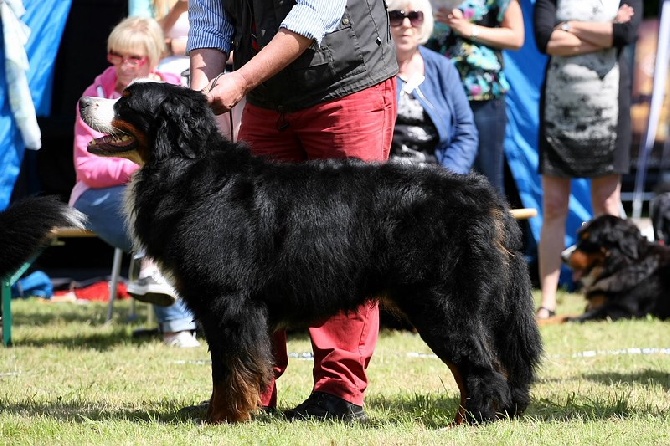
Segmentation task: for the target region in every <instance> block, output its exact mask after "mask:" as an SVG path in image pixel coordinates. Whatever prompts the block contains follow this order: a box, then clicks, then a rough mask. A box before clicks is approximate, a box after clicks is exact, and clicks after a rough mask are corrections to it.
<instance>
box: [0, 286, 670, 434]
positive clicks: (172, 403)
mask: <svg viewBox="0 0 670 446" xmlns="http://www.w3.org/2000/svg"><path fill="white" fill-rule="evenodd" d="M582 306H583V302H582V298H581V297H580V296H579V295H576V294H562V295H561V298H560V303H559V309H560V310H561V312H566V313H578V312H579V311H580V310H581V308H582ZM116 308H117V309H116V319H115V321H114V323H113V324H105V323H104V319H105V315H106V310H107V307H106V305H105V304H88V305H81V304H71V303H58V304H55V303H45V302H41V301H38V300H35V299H29V300H26V301H15V303H14V315H15V316H14V318H15V329H14V343H15V345H14V347H12V348H1V347H0V444H7V445H9V444H11V445H61V444H63V445H135V444H137V445H205V444H207V445H209V444H215V445H246V444H249V445H291V446H293V445H472V444H474V445H534V444H542V445H608V446H609V445H626V446H630V445H668V444H670V415H669V414H670V411H669V409H670V323H667V322H666V323H663V322H660V321H658V320H654V319H648V320H641V321H623V322H600V323H588V324H581V325H577V324H570V325H558V326H547V327H542V328H541V331H542V336H543V340H544V343H545V350H546V353H545V358H544V361H543V364H542V367H541V369H540V371H539V380H538V382H537V384H536V385H535V386H534V387H533V390H532V394H533V400H532V403H531V405H530V407H529V408H528V410H527V412H526V414H525V415H524V416H523V417H522V418H520V419H516V420H502V421H500V422H496V423H491V424H487V425H483V426H460V427H456V428H447V427H448V425H449V423H450V422H451V420H452V419H453V416H454V413H455V410H456V407H457V404H458V401H459V396H458V390H457V387H456V384H455V382H454V380H453V378H452V376H451V373H450V372H449V370H448V369H447V367H446V366H445V365H443V364H442V363H441V362H440V361H439V360H438V359H436V358H435V357H434V356H433V355H432V354H431V352H430V350H429V349H428V348H427V347H426V346H425V345H424V344H423V342H422V341H421V339H420V338H419V337H418V336H417V335H415V334H412V333H408V332H396V331H386V330H385V331H383V332H382V334H381V337H380V340H379V345H378V347H377V351H376V354H375V356H374V358H373V360H372V363H371V365H370V367H369V375H370V381H371V382H370V387H369V390H368V393H367V394H368V396H367V400H366V404H367V406H366V409H367V411H368V414H369V415H370V417H371V419H372V420H371V422H370V423H369V424H366V425H356V426H351V425H346V424H340V423H326V422H294V423H290V422H287V421H284V420H282V419H281V418H280V417H276V416H274V417H273V416H269V415H263V416H259V417H258V418H257V419H255V420H254V421H253V422H250V423H245V424H239V425H219V426H211V425H206V424H203V423H201V422H200V417H201V416H202V415H203V413H202V410H201V409H200V408H198V407H196V408H191V409H184V408H186V407H188V406H193V405H198V404H200V403H201V402H203V401H204V400H206V399H207V398H208V397H209V394H210V391H211V382H210V364H209V354H208V351H207V347H206V346H205V345H203V346H202V347H200V348H197V349H192V350H177V349H171V348H168V347H165V346H164V345H163V344H162V343H161V342H160V339H159V338H157V337H149V338H146V337H145V338H134V337H133V336H132V334H133V330H135V329H137V328H140V327H143V324H142V322H139V323H138V322H135V323H129V322H127V319H128V313H129V308H130V305H129V303H128V302H121V303H119V304H117V307H116ZM146 311H147V307H145V306H144V305H141V306H140V308H139V312H140V316H146ZM142 320H143V319H142V317H141V318H140V321H142ZM289 352H290V353H291V359H290V365H289V368H288V371H287V372H286V374H285V375H284V376H283V377H282V378H281V379H280V380H279V407H280V409H287V408H291V407H293V406H295V405H296V404H298V403H300V402H301V401H302V400H303V399H304V398H305V397H306V396H307V395H308V394H309V392H310V390H311V386H312V375H311V369H312V361H311V359H310V358H309V353H310V352H311V348H310V344H309V339H308V338H307V337H306V336H305V335H304V334H302V333H297V334H294V335H292V336H291V338H290V341H289Z"/></svg>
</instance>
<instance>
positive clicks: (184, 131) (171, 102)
mask: <svg viewBox="0 0 670 446" xmlns="http://www.w3.org/2000/svg"><path fill="white" fill-rule="evenodd" d="M192 93H197V92H192ZM209 113H211V112H210V111H209V109H208V108H207V103H206V102H205V101H204V100H203V101H197V100H195V99H194V97H193V94H184V95H173V96H171V97H169V98H168V99H166V100H165V101H163V103H162V104H161V107H160V110H159V113H158V121H159V126H158V128H157V131H156V132H157V133H156V137H155V141H156V143H155V151H154V156H155V157H156V159H166V158H169V157H174V156H175V155H177V156H181V157H183V158H196V157H199V156H200V155H201V154H202V152H203V150H204V148H205V147H206V143H205V141H207V139H208V138H209V136H210V135H209V134H210V133H211V132H212V131H217V130H216V123H214V122H209V121H208V120H207V118H210V114H209ZM210 120H211V119H210ZM175 151H177V152H178V153H175Z"/></svg>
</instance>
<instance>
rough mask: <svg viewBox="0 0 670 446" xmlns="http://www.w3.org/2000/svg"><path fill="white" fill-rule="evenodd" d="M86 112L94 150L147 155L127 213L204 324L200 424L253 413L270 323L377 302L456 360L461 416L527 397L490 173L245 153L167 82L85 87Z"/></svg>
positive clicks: (306, 319)
mask: <svg viewBox="0 0 670 446" xmlns="http://www.w3.org/2000/svg"><path fill="white" fill-rule="evenodd" d="M80 111H81V116H82V118H83V119H84V121H85V122H86V123H87V124H88V125H90V126H91V127H92V128H94V129H95V130H97V131H99V132H103V133H106V134H109V136H105V137H103V138H100V139H96V140H95V141H93V142H92V143H91V144H90V145H89V147H88V150H89V152H91V153H96V154H99V155H103V156H117V157H126V158H129V159H131V160H135V161H136V162H138V163H139V164H140V165H141V166H142V168H141V169H140V170H139V171H138V172H137V173H136V175H135V176H134V179H133V181H132V186H131V187H130V188H129V197H128V211H129V224H130V227H131V230H132V232H133V235H134V238H135V240H136V242H137V243H138V244H139V245H141V246H143V247H144V248H145V249H146V252H147V254H148V255H150V256H151V257H153V258H155V259H157V261H159V263H160V265H161V268H162V269H163V271H164V272H166V273H167V274H168V275H169V276H170V277H172V279H173V281H174V285H175V287H176V289H177V291H178V292H179V295H180V296H181V297H182V298H183V299H184V301H185V302H186V303H187V305H188V307H189V308H190V309H191V310H192V311H193V313H194V315H195V316H196V317H197V319H198V320H199V321H200V323H201V324H202V327H203V330H204V333H205V337H206V339H207V342H208V344H209V348H210V350H211V358H212V380H213V392H212V396H211V400H210V403H209V408H208V412H207V419H208V421H210V422H214V423H217V422H224V421H227V422H237V421H244V420H248V419H250V417H251V415H252V414H253V412H254V411H255V410H257V409H258V408H259V407H258V404H259V395H260V393H261V391H262V390H263V389H264V388H265V386H266V385H267V383H268V382H269V380H270V378H271V377H272V365H273V356H272V349H271V343H270V335H271V333H272V332H273V331H274V330H276V329H278V328H284V327H299V326H303V327H304V326H306V325H308V324H310V323H313V322H315V321H318V320H323V319H324V318H327V317H329V316H331V315H334V314H336V313H337V312H339V311H341V310H345V311H346V310H353V309H355V308H357V307H358V306H359V305H361V304H362V303H364V302H366V301H368V300H372V299H380V300H382V301H383V302H387V303H389V304H391V305H393V306H394V307H395V308H396V309H397V310H398V311H401V312H402V313H404V314H405V315H406V316H407V317H408V319H409V320H410V321H411V323H412V324H413V325H414V326H415V327H416V328H417V330H418V333H419V334H420V336H421V337H422V339H423V340H424V341H425V342H426V343H427V344H428V345H429V346H430V348H431V349H432V350H433V351H434V352H435V353H436V354H437V356H439V358H440V359H441V360H442V361H444V362H445V363H446V364H447V365H448V366H449V368H450V369H451V371H452V373H453V375H454V378H455V380H456V382H457V384H458V388H459V389H460V393H461V396H460V408H459V409H458V411H457V415H456V422H457V423H461V422H468V421H470V422H471V421H482V420H483V421H488V420H494V419H496V418H499V417H501V416H515V415H518V414H520V413H521V412H523V410H524V409H526V407H527V406H528V404H529V401H530V393H529V392H530V386H531V384H532V382H533V380H534V377H535V370H536V368H537V366H538V363H539V360H540V356H541V351H542V346H541V340H540V335H539V331H538V328H537V324H536V322H535V318H534V313H533V301H532V297H531V292H530V282H529V277H528V272H527V266H526V263H525V261H524V258H523V256H522V255H521V254H520V253H519V249H520V247H521V236H520V230H519V227H518V224H517V222H516V221H515V220H514V219H513V217H512V216H511V215H510V212H509V209H508V208H507V206H506V204H505V201H504V200H503V199H501V198H499V197H498V196H497V195H496V193H495V192H494V190H493V189H492V188H491V187H490V186H489V184H488V183H487V181H486V179H484V178H483V177H481V176H476V175H472V176H460V175H454V174H451V173H449V172H447V171H446V170H444V169H438V168H435V169H430V168H425V169H422V168H412V167H407V166H399V165H394V164H367V163H363V162H361V161H356V160H328V161H323V160H322V161H313V162H305V163H299V164H291V163H278V162H272V161H269V160H265V159H261V158H258V157H254V156H252V155H251V153H250V152H249V150H248V148H247V147H245V146H244V145H243V144H236V143H231V142H229V141H226V140H224V138H223V137H222V136H221V135H220V134H219V132H218V131H217V127H216V123H215V119H214V115H213V114H212V112H211V110H210V108H209V106H208V104H207V102H206V99H205V97H204V95H202V94H201V93H200V92H196V91H191V90H189V89H187V88H183V87H177V86H173V85H169V84H161V83H148V82H147V83H135V84H133V85H131V86H129V87H128V88H127V89H126V90H125V92H124V94H123V96H122V97H121V98H120V99H118V100H117V101H111V100H106V99H102V98H83V99H81V100H80Z"/></svg>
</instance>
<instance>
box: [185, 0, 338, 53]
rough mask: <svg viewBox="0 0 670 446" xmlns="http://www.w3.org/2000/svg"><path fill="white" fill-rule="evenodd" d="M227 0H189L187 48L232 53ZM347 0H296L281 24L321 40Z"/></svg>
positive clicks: (332, 28)
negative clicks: (225, 2) (224, 5)
mask: <svg viewBox="0 0 670 446" xmlns="http://www.w3.org/2000/svg"><path fill="white" fill-rule="evenodd" d="M224 1H225V0H190V1H189V10H188V13H189V21H190V23H191V29H190V30H189V34H188V45H187V51H191V50H194V49H199V48H214V49H218V50H221V51H224V52H225V53H226V54H230V51H231V50H232V40H233V35H234V34H235V28H234V27H233V25H232V24H231V23H230V18H229V17H228V14H227V13H226V11H225V10H224V8H223V3H224ZM346 4H347V0H297V1H296V4H295V5H294V6H293V9H291V11H290V12H289V13H288V15H287V16H286V18H285V19H284V21H283V22H282V23H281V25H279V28H286V29H288V30H289V31H293V32H294V33H296V34H300V35H301V36H305V37H307V38H310V39H313V40H314V41H315V42H316V43H317V44H320V43H321V41H322V40H323V37H324V36H325V35H326V34H327V33H329V32H331V31H334V30H335V29H336V28H337V25H338V24H339V22H340V19H341V18H342V15H343V14H344V8H345V6H346Z"/></svg>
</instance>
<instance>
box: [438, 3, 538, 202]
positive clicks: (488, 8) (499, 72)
mask: <svg viewBox="0 0 670 446" xmlns="http://www.w3.org/2000/svg"><path fill="white" fill-rule="evenodd" d="M433 3H434V4H435V5H436V8H437V11H436V14H435V18H436V19H437V24H436V26H435V28H436V31H435V32H434V35H433V38H431V39H430V41H429V42H428V46H429V47H430V48H432V49H434V50H436V51H439V52H440V53H442V54H444V55H445V56H447V57H449V58H450V59H451V60H453V61H454V64H455V65H456V68H457V69H458V71H459V73H460V75H461V79H462V80H463V84H464V86H465V94H466V95H467V97H468V99H469V101H470V107H471V108H472V111H473V113H474V116H475V125H476V126H477V129H478V130H479V150H478V153H477V158H476V159H475V166H474V167H475V170H476V171H478V172H480V173H482V174H484V175H486V177H487V178H488V179H489V181H490V182H491V184H492V185H493V186H494V187H495V188H496V189H497V190H498V191H499V192H500V194H501V195H502V196H503V197H504V196H505V179H504V159H505V158H504V157H505V155H504V145H505V127H506V125H507V109H506V105H505V93H506V92H507V91H508V90H509V88H510V85H509V83H508V82H507V79H506V77H505V71H504V61H503V54H502V50H504V49H508V50H518V49H519V48H521V46H522V45H523V43H524V39H525V30H524V23H523V14H522V12H521V6H520V5H519V1H518V0H462V1H460V2H459V1H452V0H433ZM454 5H455V6H454Z"/></svg>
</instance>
